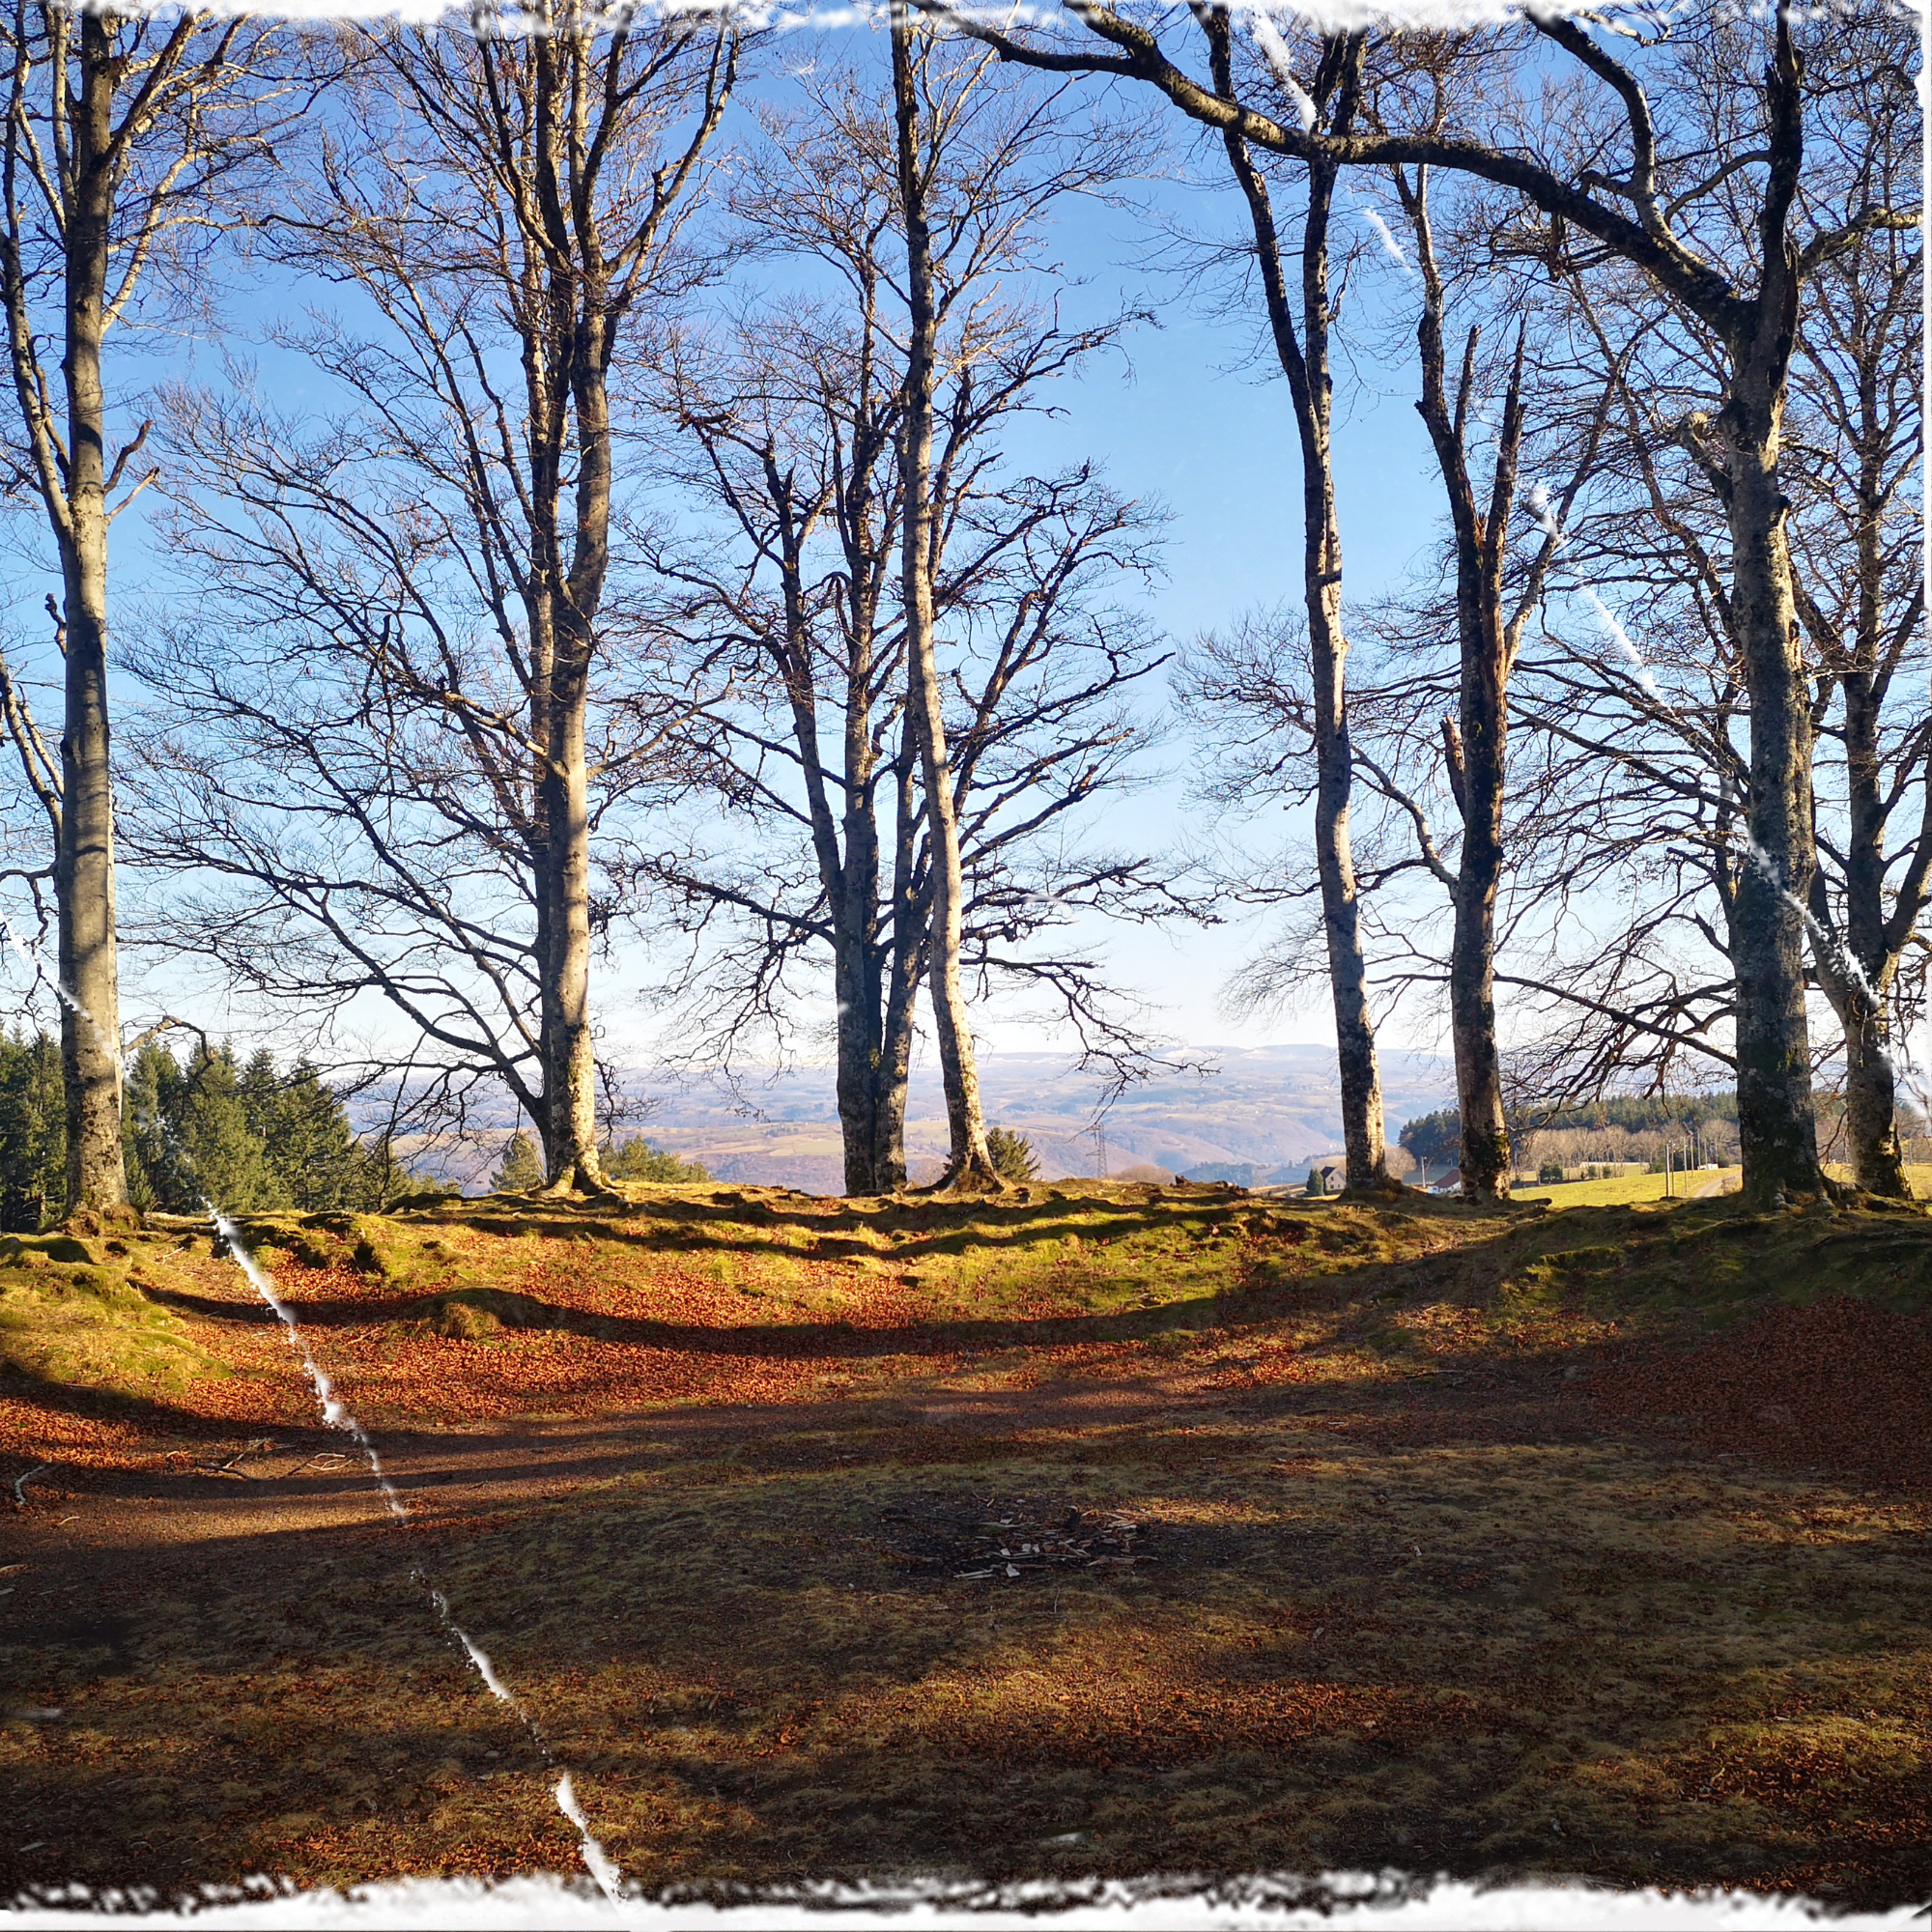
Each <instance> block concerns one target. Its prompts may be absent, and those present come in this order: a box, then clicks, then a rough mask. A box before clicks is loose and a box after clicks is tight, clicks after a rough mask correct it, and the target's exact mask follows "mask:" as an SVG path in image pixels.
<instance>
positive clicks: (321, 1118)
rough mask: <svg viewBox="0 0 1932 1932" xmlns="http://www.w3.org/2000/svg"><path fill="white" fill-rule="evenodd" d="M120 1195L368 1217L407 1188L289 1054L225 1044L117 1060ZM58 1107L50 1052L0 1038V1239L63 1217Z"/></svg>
mask: <svg viewBox="0 0 1932 1932" xmlns="http://www.w3.org/2000/svg"><path fill="white" fill-rule="evenodd" d="M124 1119H125V1126H124V1129H123V1132H124V1147H125V1151H126V1156H127V1163H128V1195H129V1198H130V1200H131V1201H132V1203H133V1205H134V1206H135V1207H136V1208H140V1209H141V1210H142V1211H143V1212H148V1211H151V1210H157V1211H159V1212H161V1213H164V1214H199V1213H201V1212H203V1211H204V1204H205V1202H206V1201H210V1200H213V1201H218V1202H220V1204H221V1206H222V1208H223V1210H224V1211H226V1212H229V1213H238V1214H239V1213H251V1212H260V1211H262V1210H264V1209H271V1208H295V1209H298V1210H299V1211H302V1212H305V1213H306V1212H316V1211H320V1210H323V1209H327V1208H351V1209H375V1208H382V1207H383V1206H384V1204H385V1203H386V1202H387V1201H388V1200H390V1199H391V1198H392V1197H393V1196H394V1195H396V1194H398V1193H401V1192H406V1191H407V1190H408V1189H409V1188H410V1187H411V1186H412V1185H414V1184H416V1183H413V1182H412V1181H411V1179H410V1178H409V1177H408V1176H407V1175H406V1174H405V1173H404V1171H403V1169H402V1167H401V1165H400V1164H399V1163H398V1161H397V1160H396V1159H395V1157H394V1154H393V1152H392V1151H391V1150H390V1148H389V1146H388V1143H387V1141H386V1140H385V1139H382V1138H380V1137H379V1138H377V1139H375V1140H370V1141H358V1140H357V1139H356V1137H355V1133H354V1131H353V1130H352V1128H351V1126H350V1122H349V1114H348V1110H347V1108H346V1107H345V1106H344V1104H343V1100H342V1096H341V1095H340V1094H337V1093H335V1092H334V1090H333V1089H331V1088H330V1087H328V1086H327V1084H325V1082H324V1081H323V1079H322V1076H321V1074H320V1073H319V1072H318V1071H317V1069H316V1068H315V1067H314V1066H313V1065H310V1064H309V1062H308V1061H307V1060H305V1059H298V1060H297V1061H296V1062H295V1064H294V1065H292V1066H290V1067H288V1068H287V1069H286V1070H284V1069H283V1068H282V1067H280V1066H278V1065H276V1062H275V1058H274V1056H273V1055H272V1054H271V1053H270V1052H269V1051H268V1050H267V1049H266V1048H265V1049H262V1050H260V1051H257V1052H255V1053H253V1054H251V1055H249V1057H248V1058H247V1059H246V1060H245V1061H244V1060H241V1058H239V1057H238V1056H237V1054H236V1052H235V1049H234V1047H233V1046H232V1045H231V1044H230V1043H228V1042H227V1041H222V1042H219V1043H215V1042H212V1041H203V1042H200V1043H198V1044H197V1045H195V1046H194V1047H193V1048H192V1049H191V1050H190V1051H189V1053H188V1055H187V1057H186V1058H185V1060H178V1059H177V1058H176V1057H175V1055H174V1054H173V1053H171V1052H170V1051H169V1049H168V1048H167V1046H166V1045H164V1044H162V1043H161V1042H159V1041H150V1042H149V1043H148V1044H147V1045H145V1046H143V1047H142V1048H141V1050H140V1051H139V1052H138V1053H137V1054H136V1055H135V1056H134V1058H133V1060H132V1062H131V1063H130V1065H128V1074H127V1083H126V1088H125V1102H124ZM66 1176H67V1126H66V1109H65V1102H64V1098H63V1093H62V1087H61V1066H60V1043H59V1041H58V1040H56V1039H54V1038H52V1037H49V1036H48V1035H46V1034H34V1035H31V1036H27V1035H21V1036H16V1037H14V1038H11V1039H9V1038H5V1037H0V1230H5V1231H8V1232H12V1233H23V1234H30V1233H33V1232H35V1231H37V1230H39V1229H41V1228H44V1227H47V1226H50V1225H52V1223H54V1222H56V1221H58V1220H59V1219H60V1217H61V1215H62V1213H63V1212H64V1211H65V1193H66Z"/></svg>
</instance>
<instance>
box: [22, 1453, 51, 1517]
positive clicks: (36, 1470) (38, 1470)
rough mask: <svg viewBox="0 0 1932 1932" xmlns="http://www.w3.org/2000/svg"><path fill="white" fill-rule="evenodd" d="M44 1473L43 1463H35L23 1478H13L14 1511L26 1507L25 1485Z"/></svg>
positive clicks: (44, 1465)
mask: <svg viewBox="0 0 1932 1932" xmlns="http://www.w3.org/2000/svg"><path fill="white" fill-rule="evenodd" d="M46 1473H47V1465H46V1464H45V1463H35V1464H34V1466H33V1467H32V1468H31V1469H29V1470H28V1471H27V1473H26V1474H25V1475H24V1476H15V1477H14V1508H15V1509H16V1510H23V1509H25V1508H26V1507H27V1485H28V1484H29V1483H31V1482H32V1481H33V1480H34V1478H35V1477H36V1476H44V1475H45V1474H46Z"/></svg>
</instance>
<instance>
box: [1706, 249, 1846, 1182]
mask: <svg viewBox="0 0 1932 1932" xmlns="http://www.w3.org/2000/svg"><path fill="white" fill-rule="evenodd" d="M1791 290H1792V298H1793V300H1794V302H1795V300H1796V293H1797V291H1796V278H1795V277H1793V278H1792V282H1791ZM1788 357H1789V349H1788V346H1787V347H1786V349H1785V352H1784V355H1783V357H1781V358H1779V368H1780V371H1781V369H1782V366H1783V363H1784V361H1787V360H1788ZM1744 359H1745V358H1743V357H1740V360H1741V361H1743V360H1744ZM1760 359H1761V358H1760V357H1758V356H1755V355H1754V356H1752V357H1751V358H1750V361H1751V362H1752V363H1756V362H1758V361H1760ZM1782 411H1783V383H1782V380H1781V374H1780V378H1779V380H1778V381H1777V382H1776V384H1775V385H1774V384H1772V383H1771V382H1769V381H1768V380H1765V379H1762V378H1756V376H1755V371H1754V369H1753V368H1752V367H1751V366H1750V365H1749V364H1748V363H1747V366H1746V367H1744V368H1743V369H1741V370H1740V371H1739V373H1738V375H1737V377H1736V378H1735V380H1734V381H1733V384H1732V388H1731V394H1730V397H1729V399H1728V400H1727V402H1726V403H1725V406H1724V409H1723V410H1722V411H1721V412H1720V413H1719V418H1718V425H1717V427H1718V430H1719V438H1720V440H1721V447H1722V450H1723V471H1724V474H1725V477H1726V480H1727V484H1728V488H1727V490H1726V493H1725V495H1726V498H1727V500H1726V504H1725V508H1726V510H1727V512H1728V517H1729V523H1730V534H1731V557H1732V577H1731V629H1732V635H1733V637H1734V638H1735V639H1736V641H1737V644H1738V649H1739V655H1740V657H1741V658H1742V660H1743V662H1744V667H1745V681H1746V686H1747V690H1748V691H1749V694H1750V816H1749V824H1750V834H1749V836H1750V841H1751V860H1752V863H1751V864H1749V865H1747V866H1745V867H1743V868H1742V870H1741V872H1740V874H1739V878H1738V910H1737V917H1736V921H1735V926H1736V931H1737V935H1738V940H1739V944H1738V948H1737V952H1736V970H1737V987H1738V993H1737V1001H1738V1018H1737V1051H1738V1141H1739V1146H1740V1150H1741V1151H1742V1155H1743V1160H1744V1168H1745V1180H1744V1189H1745V1193H1746V1195H1747V1198H1748V1199H1749V1200H1750V1201H1751V1202H1752V1203H1753V1204H1754V1205H1756V1206H1758V1207H1769V1206H1772V1205H1773V1204H1774V1203H1776V1201H1779V1200H1781V1199H1784V1198H1786V1197H1789V1196H1793V1195H1797V1196H1809V1195H1815V1194H1817V1193H1819V1192H1821V1191H1822V1190H1823V1188H1824V1186H1825V1179H1824V1171H1823V1169H1822V1168H1821V1166H1820V1165H1819V1159H1818V1130H1817V1122H1816V1117H1815V1115H1814V1114H1813V1111H1812V1096H1811V1043H1810V1037H1809V1032H1808V1029H1807V1026H1806V1023H1805V1015H1804V911H1803V908H1804V902H1805V899H1806V897H1807V896H1808V895H1809V893H1810V890H1811V876H1812V870H1813V867H1814V866H1815V864H1816V854H1815V850H1814V847H1813V844H1812V831H1811V821H1812V805H1811V718H1810V712H1809V709H1808V708H1807V706H1806V704H1805V690H1804V671H1803V667H1802V665H1801V663H1800V660H1799V650H1798V623H1797V617H1796V615H1795V612H1794V609H1793V603H1792V595H1791V559H1790V555H1789V553H1788V551H1787V550H1786V547H1785V536H1784V518H1785V513H1786V511H1787V510H1788V509H1789V507H1790V505H1789V503H1788V502H1787V501H1786V499H1785V497H1784V494H1783V492H1782V491H1781V490H1780V489H1779V487H1778V476H1777V445H1778V429H1779V421H1778V419H1779V417H1780V416H1781V414H1782Z"/></svg>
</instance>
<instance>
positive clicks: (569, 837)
mask: <svg viewBox="0 0 1932 1932" xmlns="http://www.w3.org/2000/svg"><path fill="white" fill-rule="evenodd" d="M560 50H561V49H559V51H560ZM576 57H577V59H578V60H580V61H582V63H584V64H585V65H586V66H587V65H588V64H589V61H590V58H591V50H590V48H589V45H588V44H587V43H586V44H584V45H583V46H582V48H581V49H578V50H577V54H576ZM573 132H575V133H577V134H578V136H579V138H580V139H581V130H573ZM561 145H562V143H561V141H559V146H561ZM560 215H561V212H560V211H559V212H558V214H557V215H556V216H554V217H553V219H554V221H555V222H556V225H557V226H559V227H560V226H561V218H560ZM574 229H575V233H574V238H573V239H574V240H575V242H576V245H577V248H578V250H579V251H580V255H581V257H582V260H581V263H580V267H579V270H578V273H577V277H576V281H577V287H576V288H575V290H574V291H573V304H572V305H573V309H574V311H575V313H574V327H572V329H571V332H570V337H569V344H570V347H569V363H568V368H569V382H570V394H571V406H572V414H573V416H574V418H575V427H576V442H577V487H576V493H575V498H574V502H573V506H572V507H573V512H574V514H573V531H572V544H571V557H570V569H569V573H568V575H567V576H566V577H565V578H564V579H563V582H562V594H561V596H560V597H559V598H558V599H557V610H556V662H555V666H554V671H553V674H552V679H551V706H550V773H549V781H550V783H551V784H552V786H553V787H554V790H553V799H554V805H553V815H552V817H551V822H550V849H549V853H548V855H547V856H548V859H549V868H548V875H547V877H546V879H545V881H544V884H545V889H546V891H547V892H548V894H549V896H550V899H551V921H550V930H551V944H552V948H553V954H552V960H551V974H552V977H553V980H554V986H555V998H554V1008H553V1011H554V1018H553V1022H552V1037H550V1038H549V1039H548V1040H547V1041H546V1043H545V1044H546V1053H545V1060H546V1062H547V1067H546V1072H547V1075H548V1087H549V1095H548V1097H549V1100H550V1111H551V1122H552V1142H551V1147H550V1158H551V1171H550V1181H551V1185H552V1186H553V1187H556V1188H568V1189H575V1190H580V1191H583V1192H589V1193H595V1192H597V1191H599V1190H600V1189H602V1188H604V1187H605V1186H607V1185H608V1183H607V1182H606V1180H605V1179H604V1167H603V1162H602V1160H601V1159H600V1158H599V1155H598V1151H597V1048H596V1040H595V1037H593V1035H592V1033H591V1026H590V772H589V760H588V753H587V748H586V744H585V731H586V727H587V721H588V717H589V709H590V677H591V668H592V663H593V660H594V659H595V657H596V652H597V612H598V610H599V608H600V607H601V605H602V603H603V601H604V585H605V582H606V580H607V579H608V577H609V576H610V570H611V397H610V386H609V372H610V363H611V350H612V347H613V319H612V317H611V314H610V313H609V306H610V304H609V291H608V290H607V288H606V287H605V284H604V278H603V274H602V270H603V252H604V250H603V241H602V239H601V237H600V236H599V234H598V231H597V225H596V217H595V215H594V213H590V212H589V211H588V210H583V211H580V212H579V213H577V214H576V217H575V222H574Z"/></svg>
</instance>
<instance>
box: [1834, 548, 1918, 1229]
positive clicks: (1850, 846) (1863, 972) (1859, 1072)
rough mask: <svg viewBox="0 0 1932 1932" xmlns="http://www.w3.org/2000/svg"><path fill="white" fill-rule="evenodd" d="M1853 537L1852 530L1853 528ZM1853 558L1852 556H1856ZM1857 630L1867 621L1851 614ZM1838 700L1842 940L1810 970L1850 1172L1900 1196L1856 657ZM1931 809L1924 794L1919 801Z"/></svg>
mask: <svg viewBox="0 0 1932 1932" xmlns="http://www.w3.org/2000/svg"><path fill="white" fill-rule="evenodd" d="M1862 534H1863V533H1862V532H1861V536H1862ZM1861 561H1862V559H1861ZM1860 628H1861V632H1863V631H1866V630H1867V629H1868V628H1870V629H1875V628H1876V626H1875V624H1869V622H1868V619H1867V618H1866V617H1865V615H1864V613H1861V626H1860ZM1839 688H1840V691H1841V692H1842V694H1843V699H1844V706H1845V766H1846V791H1847V794H1848V798H1847V802H1848V805H1849V808H1850V809H1849V811H1848V813H1847V816H1848V818H1849V820H1850V823H1849V825H1848V826H1847V828H1846V834H1845V937H1844V944H1843V946H1842V948H1840V947H1837V946H1835V945H1818V946H1816V947H1815V949H1814V950H1815V952H1816V954H1817V959H1818V979H1819V982H1820V983H1821V984H1822V985H1823V987H1824V989H1825V995H1826V997H1827V998H1828V999H1829V1000H1830V1001H1831V1003H1832V1008H1833V1011H1834V1012H1835V1013H1836V1014H1837V1016H1838V1024H1839V1026H1840V1027H1841V1028H1842V1029H1843V1032H1844V1037H1845V1128H1846V1134H1847V1138H1848V1139H1849V1141H1850V1143H1851V1150H1850V1151H1851V1162H1852V1178H1853V1179H1854V1180H1856V1181H1857V1183H1858V1185H1859V1186H1860V1187H1861V1188H1863V1189H1864V1191H1865V1192H1866V1193H1867V1194H1882V1195H1885V1196H1887V1197H1888V1198H1889V1199H1891V1200H1895V1201H1910V1200H1911V1199H1912V1198H1913V1195H1912V1183H1911V1182H1910V1181H1909V1180H1908V1179H1906V1174H1905V1151H1904V1149H1903V1148H1902V1147H1901V1146H1900V1145H1899V1138H1898V1072H1897V1068H1896V1067H1895V1066H1894V1065H1892V1061H1891V1057H1890V1055H1889V1053H1888V1052H1887V1050H1886V1036H1887V1019H1888V1011H1887V1007H1888V999H1889V994H1890V992H1891V988H1892V981H1893V979H1894V977H1895V975H1896V971H1897V965H1898V953H1897V952H1896V951H1895V950H1894V949H1893V947H1892V946H1891V945H1890V944H1889V941H1890V939H1891V937H1892V933H1891V930H1890V929H1889V928H1890V926H1891V922H1890V921H1889V920H1888V919H1887V917H1886V877H1885V875H1886V863H1885V818H1886V808H1885V801H1884V798H1883V795H1882V791H1881V784H1880V775H1881V766H1880V762H1879V745H1878V732H1879V719H1880V712H1881V710H1882V708H1883V706H1882V701H1881V700H1880V698H1879V697H1878V695H1877V694H1876V692H1875V691H1874V689H1873V684H1872V679H1871V676H1870V674H1869V672H1868V671H1866V670H1865V669H1864V668H1863V667H1862V666H1860V667H1857V668H1852V669H1850V670H1848V671H1846V672H1845V673H1844V674H1843V675H1842V676H1841V677H1840V679H1839ZM1927 809H1928V812H1932V801H1928V806H1927ZM1923 882H1924V869H1923V867H1920V866H1917V865H1915V866H1912V867H1908V868H1907V869H1906V871H1905V873H1904V874H1903V876H1901V877H1900V878H1899V879H1898V881H1897V884H1896V896H1897V900H1898V912H1899V913H1902V914H1903V918H1902V919H1900V920H1899V921H1898V924H1899V928H1900V930H1901V934H1902V933H1903V932H1909V931H1910V930H1911V929H1912V926H1913V924H1914V923H1916V913H1917V901H1918V898H1919V897H1920V896H1921V895H1922V893H1923V890H1924V884H1923ZM1822 884H1823V882H1822V880H1821V879H1820V878H1819V877H1818V875H1817V874H1815V873H1814V874H1813V879H1812V891H1811V910H1812V913H1813V915H1814V918H1815V920H1816V922H1817V923H1816V927H1815V930H1814V939H1815V938H1816V937H1817V935H1818V934H1824V933H1826V932H1828V927H1827V925H1826V919H1827V917H1828V915H1829V912H1830V908H1829V906H1827V905H1826V903H1825V895H1824V892H1823V890H1822Z"/></svg>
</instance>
